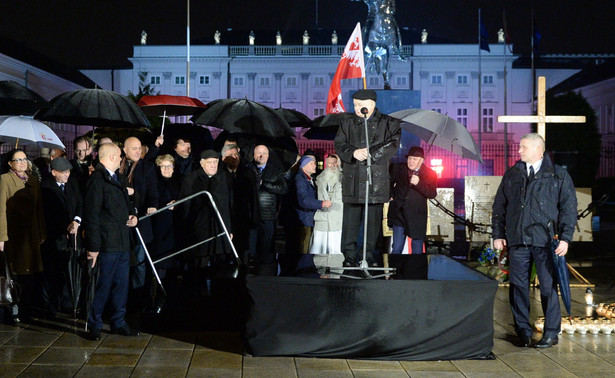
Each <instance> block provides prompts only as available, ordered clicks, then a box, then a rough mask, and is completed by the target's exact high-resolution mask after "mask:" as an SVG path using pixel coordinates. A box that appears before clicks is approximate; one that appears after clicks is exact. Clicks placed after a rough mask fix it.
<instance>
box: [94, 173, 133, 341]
mask: <svg viewBox="0 0 615 378" xmlns="http://www.w3.org/2000/svg"><path fill="white" fill-rule="evenodd" d="M85 202H86V203H87V206H86V207H85V209H84V212H83V225H84V229H85V244H86V248H87V250H88V251H92V252H99V255H98V259H97V260H96V266H97V267H98V269H99V273H98V281H97V283H96V291H95V293H94V300H93V301H92V308H91V311H90V317H89V319H88V323H89V324H90V327H91V328H92V329H94V330H100V329H101V328H102V325H103V323H102V313H103V310H104V308H105V304H106V303H107V299H109V301H110V302H111V305H112V310H113V314H112V315H111V321H110V323H111V324H110V325H111V328H112V329H115V328H121V327H123V326H125V325H126V322H125V320H124V315H125V314H126V300H127V298H128V271H129V267H130V262H129V251H130V231H129V228H128V226H127V225H126V222H127V221H128V217H129V216H130V215H136V211H135V209H134V207H133V206H132V204H131V202H130V200H129V198H128V192H127V191H126V180H125V179H124V178H123V177H122V176H121V175H118V181H115V180H114V179H113V178H111V176H110V175H109V172H108V171H107V169H106V168H105V167H104V166H103V165H102V164H99V165H98V166H97V167H96V171H94V173H93V174H92V176H91V177H90V180H89V181H88V185H87V191H86V196H85Z"/></svg>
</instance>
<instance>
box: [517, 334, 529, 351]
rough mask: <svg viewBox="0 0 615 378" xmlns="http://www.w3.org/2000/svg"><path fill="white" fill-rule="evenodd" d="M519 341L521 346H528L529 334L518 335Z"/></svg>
mask: <svg viewBox="0 0 615 378" xmlns="http://www.w3.org/2000/svg"><path fill="white" fill-rule="evenodd" d="M519 341H520V342H521V346H522V347H526V348H527V347H529V346H530V345H531V344H532V338H531V337H529V336H519Z"/></svg>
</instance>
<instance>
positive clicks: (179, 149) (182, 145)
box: [173, 137, 200, 179]
mask: <svg viewBox="0 0 615 378" xmlns="http://www.w3.org/2000/svg"><path fill="white" fill-rule="evenodd" d="M173 150H174V151H175V152H174V153H173V157H174V158H175V170H174V172H173V173H174V174H175V175H176V176H178V177H180V178H181V179H183V178H184V177H185V176H186V175H188V174H189V173H191V172H193V171H196V170H198V169H200V167H199V163H198V162H197V161H196V160H195V159H194V158H193V157H192V145H191V144H190V140H189V139H188V138H186V137H182V138H177V139H175V140H174V141H173Z"/></svg>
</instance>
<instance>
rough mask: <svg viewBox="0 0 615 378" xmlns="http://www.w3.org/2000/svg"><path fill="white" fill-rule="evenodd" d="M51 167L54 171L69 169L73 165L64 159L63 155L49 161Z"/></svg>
mask: <svg viewBox="0 0 615 378" xmlns="http://www.w3.org/2000/svg"><path fill="white" fill-rule="evenodd" d="M50 166H51V169H55V170H56V171H62V172H64V171H70V170H71V169H73V165H72V164H71V163H70V162H69V161H68V160H66V158H64V157H58V158H55V159H53V160H52V161H51V164H50Z"/></svg>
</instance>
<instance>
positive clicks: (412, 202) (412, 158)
mask: <svg viewBox="0 0 615 378" xmlns="http://www.w3.org/2000/svg"><path fill="white" fill-rule="evenodd" d="M406 157H407V159H408V160H407V162H406V163H401V164H396V165H394V166H393V171H392V174H391V203H390V205H389V214H388V223H389V227H391V228H392V229H393V247H392V250H391V254H400V253H402V250H403V248H404V244H405V242H406V236H409V237H410V238H411V239H412V243H411V251H412V254H419V253H423V241H424V240H425V234H426V233H427V199H429V198H436V182H437V177H438V176H437V175H436V172H434V171H433V170H432V169H431V168H429V167H427V166H425V165H424V164H423V163H424V162H425V152H424V151H423V149H422V148H421V147H417V146H413V147H412V148H410V151H409V152H408V155H406Z"/></svg>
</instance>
